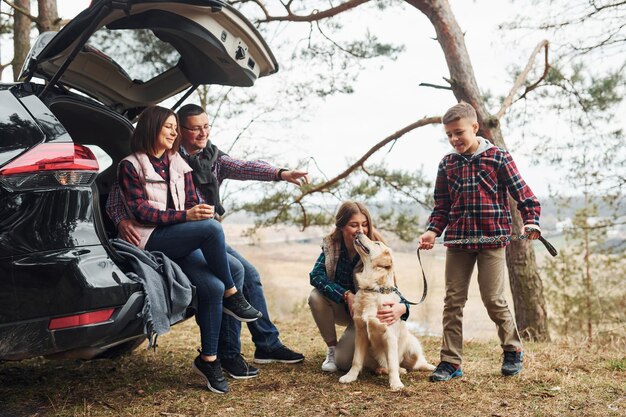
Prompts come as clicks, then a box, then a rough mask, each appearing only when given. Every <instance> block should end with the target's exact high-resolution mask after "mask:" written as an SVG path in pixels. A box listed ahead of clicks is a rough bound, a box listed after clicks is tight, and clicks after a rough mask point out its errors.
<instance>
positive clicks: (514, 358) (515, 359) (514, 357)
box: [501, 350, 524, 376]
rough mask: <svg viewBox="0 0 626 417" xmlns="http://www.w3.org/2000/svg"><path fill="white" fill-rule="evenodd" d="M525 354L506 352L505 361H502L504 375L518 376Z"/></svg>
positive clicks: (518, 351)
mask: <svg viewBox="0 0 626 417" xmlns="http://www.w3.org/2000/svg"><path fill="white" fill-rule="evenodd" d="M523 356H524V352H522V351H521V350H514V351H508V352H507V351H504V359H503V360H502V370H501V372H502V375H504V376H513V375H517V374H519V373H520V372H521V370H522V357H523Z"/></svg>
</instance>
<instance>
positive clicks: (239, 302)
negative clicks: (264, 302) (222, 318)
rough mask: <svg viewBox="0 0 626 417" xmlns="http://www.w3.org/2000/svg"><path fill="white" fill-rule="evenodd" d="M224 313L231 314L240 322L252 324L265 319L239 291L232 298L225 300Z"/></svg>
mask: <svg viewBox="0 0 626 417" xmlns="http://www.w3.org/2000/svg"><path fill="white" fill-rule="evenodd" d="M222 309H223V310H224V313H226V314H229V315H231V316H233V317H234V318H236V319H237V320H239V321H244V322H251V321H255V320H258V319H260V318H261V317H263V314H261V312H260V311H258V310H257V309H256V308H254V307H252V306H251V305H250V303H249V302H248V300H246V299H245V298H244V296H243V294H242V293H241V291H237V292H236V293H234V294H233V295H231V296H230V297H227V298H224V305H223V307H222Z"/></svg>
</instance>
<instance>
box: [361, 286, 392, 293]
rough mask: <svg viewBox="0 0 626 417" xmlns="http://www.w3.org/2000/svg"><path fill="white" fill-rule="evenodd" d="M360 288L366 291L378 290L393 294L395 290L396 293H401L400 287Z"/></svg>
mask: <svg viewBox="0 0 626 417" xmlns="http://www.w3.org/2000/svg"><path fill="white" fill-rule="evenodd" d="M359 290H361V291H366V292H377V293H380V294H391V293H392V292H395V293H396V294H399V292H398V289H397V288H396V287H379V288H378V289H374V288H359Z"/></svg>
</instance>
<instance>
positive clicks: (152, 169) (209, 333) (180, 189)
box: [118, 106, 261, 393]
mask: <svg viewBox="0 0 626 417" xmlns="http://www.w3.org/2000/svg"><path fill="white" fill-rule="evenodd" d="M179 142H180V139H179V133H178V119H177V116H176V113H174V112H173V111H171V110H169V109H166V108H163V107H158V106H153V107H148V108H146V109H145V110H144V111H143V112H142V113H141V115H140V116H139V120H138V122H137V127H136V128H135V131H134V132H133V135H132V137H131V150H132V151H133V153H132V154H131V155H129V156H128V157H126V158H124V159H123V160H122V161H121V162H120V164H119V167H118V177H119V178H118V179H119V184H120V189H121V192H122V195H123V199H124V203H125V207H126V209H127V210H128V212H129V214H130V215H131V216H132V217H134V218H135V219H136V220H137V221H138V222H140V223H142V226H141V227H139V234H140V243H139V245H138V246H139V247H140V248H142V249H145V250H147V251H160V252H163V253H164V254H165V255H166V256H168V257H169V258H171V259H172V260H174V261H176V263H178V264H179V265H180V266H181V268H182V270H183V271H184V272H185V274H187V276H188V277H189V280H190V281H191V282H192V283H193V284H194V285H195V286H196V291H197V297H198V312H197V314H196V319H197V322H198V325H199V326H200V334H201V344H202V350H201V351H200V354H199V355H198V357H196V359H195V360H194V362H193V369H194V371H195V372H197V373H198V374H200V375H201V376H203V377H204V378H205V379H206V380H207V386H208V388H209V389H210V390H211V391H213V392H217V393H224V392H228V385H227V383H226V380H225V378H224V376H223V373H222V368H221V365H220V363H219V360H218V359H217V345H218V336H219V333H220V324H221V321H222V320H221V317H222V312H224V313H226V314H230V315H232V316H234V317H235V318H237V319H239V320H241V321H254V320H256V319H258V318H259V317H260V316H261V313H259V312H258V311H257V310H256V309H254V308H253V307H252V306H251V305H250V304H249V303H248V302H247V301H246V299H245V298H244V297H243V295H242V292H241V291H238V290H237V288H241V286H242V284H243V271H241V270H238V269H237V268H239V269H240V267H237V266H236V265H233V264H230V265H229V262H228V258H227V252H226V245H225V243H224V232H223V230H222V226H221V224H220V223H219V222H218V221H216V220H214V219H213V206H210V205H208V204H201V203H200V202H199V201H198V197H197V194H196V191H195V188H194V184H193V179H192V176H191V171H192V169H191V168H190V167H189V165H187V163H186V162H185V161H184V160H183V159H182V157H181V156H180V155H179V153H178V147H179Z"/></svg>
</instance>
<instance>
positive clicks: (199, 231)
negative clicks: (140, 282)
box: [146, 219, 244, 355]
mask: <svg viewBox="0 0 626 417" xmlns="http://www.w3.org/2000/svg"><path fill="white" fill-rule="evenodd" d="M146 250H148V251H160V252H163V253H164V254H165V255H166V256H167V257H169V258H170V259H172V260H174V261H175V262H176V263H178V264H179V265H180V267H181V268H182V270H183V271H184V272H185V274H186V275H187V277H188V278H189V280H190V281H191V282H192V283H193V284H194V285H195V286H196V295H197V301H198V311H197V313H196V321H197V323H198V326H199V327H200V338H201V342H202V354H204V355H216V354H217V349H218V338H219V334H220V326H221V318H222V299H223V297H224V290H226V289H229V288H232V287H233V286H235V287H237V288H238V289H239V290H241V289H242V286H243V275H244V274H243V268H242V267H241V263H240V262H239V261H238V260H237V259H235V258H234V257H233V256H231V255H229V254H228V253H227V252H226V244H225V242H224V232H223V230H222V226H221V225H220V223H219V222H217V221H216V220H213V219H211V220H201V221H196V222H185V223H178V224H174V225H168V226H159V227H157V228H156V229H155V230H154V232H152V235H151V236H150V239H149V240H148V243H147V244H146Z"/></svg>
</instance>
